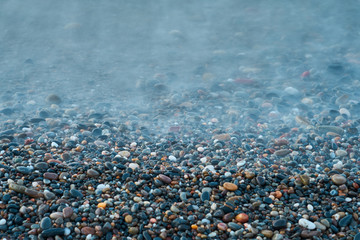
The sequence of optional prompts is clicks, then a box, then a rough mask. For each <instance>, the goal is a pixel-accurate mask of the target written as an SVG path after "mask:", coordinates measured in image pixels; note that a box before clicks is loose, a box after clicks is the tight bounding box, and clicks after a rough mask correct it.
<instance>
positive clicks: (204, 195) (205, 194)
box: [201, 191, 210, 202]
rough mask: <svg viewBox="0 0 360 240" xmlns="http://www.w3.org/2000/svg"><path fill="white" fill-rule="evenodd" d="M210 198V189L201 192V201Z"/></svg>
mask: <svg viewBox="0 0 360 240" xmlns="http://www.w3.org/2000/svg"><path fill="white" fill-rule="evenodd" d="M209 200H210V193H209V192H208V191H205V192H203V193H201V201H203V202H204V201H209Z"/></svg>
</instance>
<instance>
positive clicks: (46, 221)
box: [40, 217, 51, 230]
mask: <svg viewBox="0 0 360 240" xmlns="http://www.w3.org/2000/svg"><path fill="white" fill-rule="evenodd" d="M50 227H51V219H50V218H49V217H44V218H43V219H41V221H40V228H42V229H43V230H46V229H49V228H50Z"/></svg>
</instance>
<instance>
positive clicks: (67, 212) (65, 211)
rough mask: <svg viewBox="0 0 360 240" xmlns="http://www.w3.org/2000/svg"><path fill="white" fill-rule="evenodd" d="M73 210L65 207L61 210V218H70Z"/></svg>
mask: <svg viewBox="0 0 360 240" xmlns="http://www.w3.org/2000/svg"><path fill="white" fill-rule="evenodd" d="M73 212H74V211H73V209H72V208H71V207H65V208H64V209H63V210H62V213H63V216H64V218H69V217H71V216H72V214H73Z"/></svg>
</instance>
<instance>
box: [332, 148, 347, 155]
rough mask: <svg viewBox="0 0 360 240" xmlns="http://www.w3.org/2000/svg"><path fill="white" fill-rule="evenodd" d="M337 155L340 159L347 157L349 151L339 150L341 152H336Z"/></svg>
mask: <svg viewBox="0 0 360 240" xmlns="http://www.w3.org/2000/svg"><path fill="white" fill-rule="evenodd" d="M335 154H336V156H338V157H345V156H346V155H347V151H345V150H342V149H339V150H336V152H335Z"/></svg>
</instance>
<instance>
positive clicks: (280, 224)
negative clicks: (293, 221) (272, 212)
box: [273, 219, 287, 230]
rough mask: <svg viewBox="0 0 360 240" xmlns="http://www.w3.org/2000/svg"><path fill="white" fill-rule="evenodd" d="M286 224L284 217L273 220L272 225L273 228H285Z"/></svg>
mask: <svg viewBox="0 0 360 240" xmlns="http://www.w3.org/2000/svg"><path fill="white" fill-rule="evenodd" d="M286 225H287V221H286V219H277V220H274V221H273V227H274V229H275V230H280V229H283V228H286Z"/></svg>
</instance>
